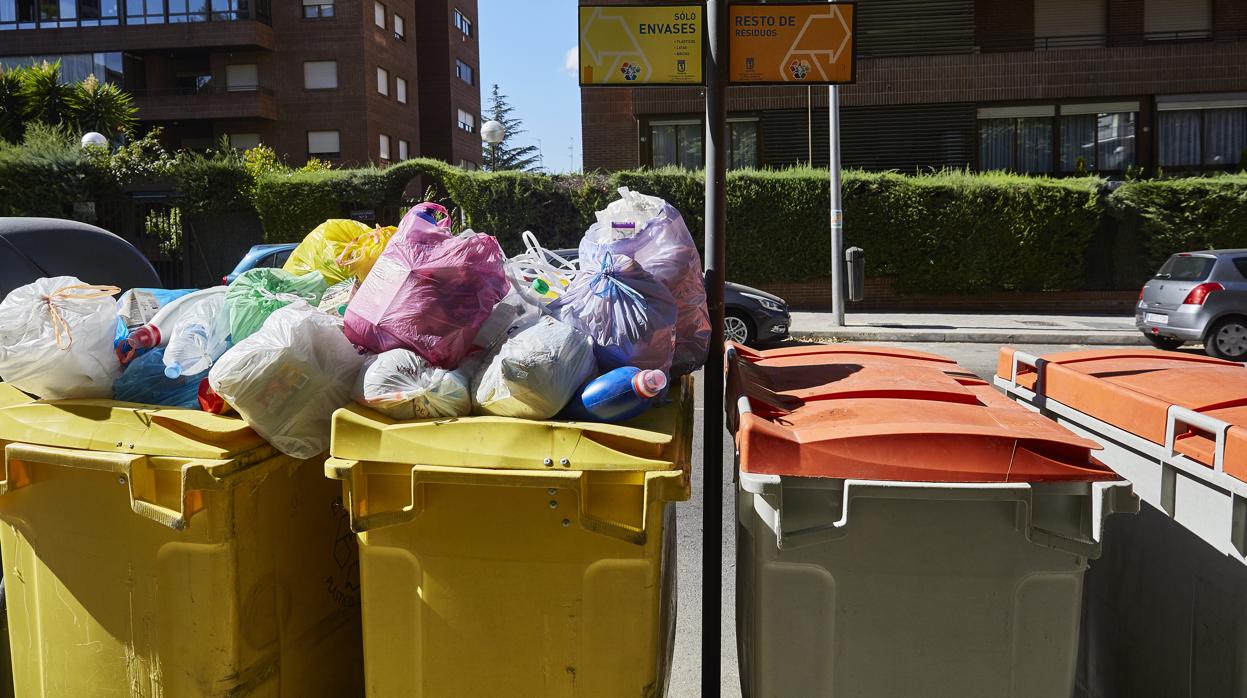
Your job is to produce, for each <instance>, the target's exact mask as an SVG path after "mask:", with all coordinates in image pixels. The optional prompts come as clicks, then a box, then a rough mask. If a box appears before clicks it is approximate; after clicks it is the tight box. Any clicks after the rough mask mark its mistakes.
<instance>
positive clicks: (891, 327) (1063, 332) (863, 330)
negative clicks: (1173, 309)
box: [790, 312, 1147, 345]
mask: <svg viewBox="0 0 1247 698" xmlns="http://www.w3.org/2000/svg"><path fill="white" fill-rule="evenodd" d="M845 325H846V326H845V327H835V326H834V325H833V324H832V322H831V313H803V312H794V313H793V314H792V326H791V329H790V332H791V334H792V336H793V337H794V338H797V339H817V340H827V339H839V340H845V341H851V342H852V341H858V342H983V343H990V344H1099V345H1104V344H1115V345H1123V344H1124V345H1135V344H1139V345H1142V344H1147V340H1146V339H1145V338H1144V337H1143V335H1142V334H1141V333H1140V332H1139V331H1138V330H1136V329H1135V328H1134V318H1133V317H1131V316H1118V315H1112V316H1109V315H1046V314H1045V315H1039V314H1035V315H1016V314H1013V315H993V314H970V313H957V314H952V313H849V314H847V315H845Z"/></svg>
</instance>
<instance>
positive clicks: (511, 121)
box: [481, 84, 541, 172]
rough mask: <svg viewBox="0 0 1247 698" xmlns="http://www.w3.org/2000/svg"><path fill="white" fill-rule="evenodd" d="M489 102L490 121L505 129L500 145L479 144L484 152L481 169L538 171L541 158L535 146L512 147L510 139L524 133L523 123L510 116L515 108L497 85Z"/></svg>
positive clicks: (491, 93) (493, 170)
mask: <svg viewBox="0 0 1247 698" xmlns="http://www.w3.org/2000/svg"><path fill="white" fill-rule="evenodd" d="M490 101H491V102H492V104H491V106H490V109H491V111H492V113H491V114H490V115H489V119H490V120H491V121H497V122H498V123H500V124H502V127H503V128H504V129H506V131H505V134H504V135H503V138H502V142H501V143H481V148H482V149H483V150H484V158H483V159H484V162H483V163H482V164H481V167H482V168H483V169H486V170H489V171H491V172H498V171H500V170H530V171H531V170H538V169H540V168H539V167H536V165H537V163H538V162H539V161H540V159H541V156H540V153H539V152H538V150H537V146H535V145H525V146H513V145H511V144H512V143H514V141H512V140H511V139H512V138H514V137H515V136H518V135H520V134H521V133H524V122H523V121H521V120H520V119H519V117H515V116H511V112H513V111H515V108H514V107H512V106H511V105H510V103H508V102H507V96H506V95H504V94H502V91H501V90H499V89H498V85H497V84H494V87H493V90H492V91H491V92H490Z"/></svg>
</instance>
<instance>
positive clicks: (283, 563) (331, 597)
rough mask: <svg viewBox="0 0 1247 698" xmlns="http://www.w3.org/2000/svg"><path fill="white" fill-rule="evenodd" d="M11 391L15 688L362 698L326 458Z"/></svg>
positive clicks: (345, 545)
mask: <svg viewBox="0 0 1247 698" xmlns="http://www.w3.org/2000/svg"><path fill="white" fill-rule="evenodd" d="M0 388H4V386H0ZM6 395H7V396H8V397H12V395H11V392H7V391H0V446H2V447H3V450H4V460H3V471H2V472H0V549H2V550H3V559H4V579H5V586H6V591H7V594H8V611H9V636H10V640H11V645H12V653H13V664H12V665H13V669H14V671H13V674H14V682H15V690H16V695H18V696H22V697H23V698H35V697H38V698H51V697H61V696H64V697H66V698H69V697H73V698H80V697H84V696H114V695H115V696H140V697H143V698H157V697H166V698H174V697H178V698H180V697H182V696H187V697H199V696H249V697H251V696H265V697H280V698H286V697H293V696H297V697H299V698H303V697H306V696H325V697H333V698H338V697H339V696H358V695H361V694H362V690H363V671H362V652H361V643H360V616H359V603H358V594H357V588H358V576H357V574H358V568H357V562H358V556H357V547H356V546H355V544H354V540H353V536H352V534H351V533H350V530H349V519H348V517H347V513H346V510H345V508H344V507H343V506H342V503H341V492H340V490H339V487H338V485H337V483H335V482H332V481H330V480H326V479H325V478H324V474H323V462H324V461H323V458H322V459H315V460H308V461H299V460H294V459H291V458H288V457H286V456H283V455H282V454H280V453H279V452H277V451H275V450H274V449H273V448H272V447H271V446H269V445H268V444H267V443H266V442H265V441H263V440H262V439H261V438H260V437H259V436H257V435H256V434H255V433H254V432H253V431H251V430H250V429H249V428H247V427H246V426H245V425H244V424H243V422H242V421H241V420H238V419H234V418H229V417H222V416H218V415H212V414H207V413H204V412H199V411H196V410H184V409H172V408H159V407H146V406H142V405H135V404H129V403H119V402H113V401H110V400H63V401H55V402H43V401H24V402H23V401H17V400H6V398H5V396H6Z"/></svg>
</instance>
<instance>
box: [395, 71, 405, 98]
mask: <svg viewBox="0 0 1247 698" xmlns="http://www.w3.org/2000/svg"><path fill="white" fill-rule="evenodd" d="M394 99H397V100H398V101H399V103H400V104H406V103H407V81H406V80H404V79H402V78H400V77H398V76H395V77H394Z"/></svg>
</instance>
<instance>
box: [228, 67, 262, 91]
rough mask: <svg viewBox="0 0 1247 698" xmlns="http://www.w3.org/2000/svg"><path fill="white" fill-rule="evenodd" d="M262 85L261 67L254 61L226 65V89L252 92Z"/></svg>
mask: <svg viewBox="0 0 1247 698" xmlns="http://www.w3.org/2000/svg"><path fill="white" fill-rule="evenodd" d="M259 87H260V73H259V69H258V68H257V67H256V64H254V63H242V64H239V65H227V66H225V89H226V90H227V91H229V92H252V91H255V90H257V89H259Z"/></svg>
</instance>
